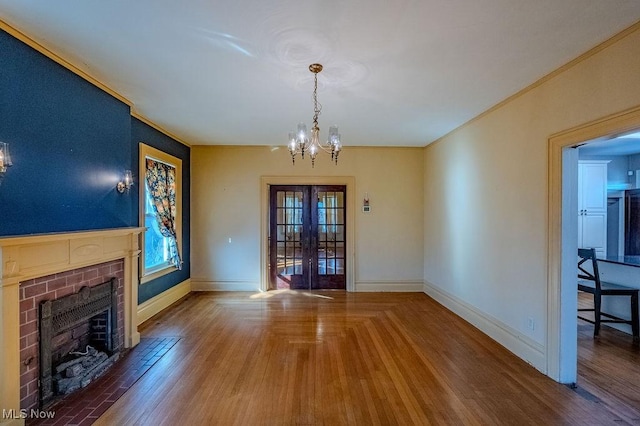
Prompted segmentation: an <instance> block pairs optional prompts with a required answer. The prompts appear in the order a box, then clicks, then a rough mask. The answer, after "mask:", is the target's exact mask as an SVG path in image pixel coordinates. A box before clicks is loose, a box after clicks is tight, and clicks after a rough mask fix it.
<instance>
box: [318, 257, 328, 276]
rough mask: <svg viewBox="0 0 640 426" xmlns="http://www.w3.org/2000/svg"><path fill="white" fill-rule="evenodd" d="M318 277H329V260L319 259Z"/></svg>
mask: <svg viewBox="0 0 640 426" xmlns="http://www.w3.org/2000/svg"><path fill="white" fill-rule="evenodd" d="M318 275H327V259H318Z"/></svg>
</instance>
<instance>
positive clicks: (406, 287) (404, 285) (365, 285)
mask: <svg viewBox="0 0 640 426" xmlns="http://www.w3.org/2000/svg"><path fill="white" fill-rule="evenodd" d="M423 291H424V285H423V283H422V281H358V282H356V292H363V293H365V292H371V293H373V292H402V293H422V292H423Z"/></svg>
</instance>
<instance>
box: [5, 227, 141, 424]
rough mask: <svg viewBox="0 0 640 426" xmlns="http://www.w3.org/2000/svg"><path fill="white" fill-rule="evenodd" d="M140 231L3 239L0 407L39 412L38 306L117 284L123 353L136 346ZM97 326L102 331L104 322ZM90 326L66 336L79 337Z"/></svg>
mask: <svg viewBox="0 0 640 426" xmlns="http://www.w3.org/2000/svg"><path fill="white" fill-rule="evenodd" d="M143 230H144V228H119V229H112V230H102V231H88V232H74V233H65V234H47V235H34V236H24V237H9V238H0V266H1V272H2V273H1V274H0V307H1V311H0V346H1V347H2V348H3V350H2V352H0V377H2V378H3V379H2V381H0V401H1V402H2V404H1V405H2V407H0V408H2V409H6V410H16V411H19V410H20V409H21V408H22V409H25V408H30V407H31V406H33V404H35V405H36V406H37V400H36V402H35V403H34V398H37V394H38V390H37V389H38V387H37V385H38V373H37V370H36V368H37V364H38V358H39V357H38V349H37V348H38V326H37V322H38V318H37V317H38V303H39V302H40V301H41V300H52V299H56V298H59V297H62V296H65V295H69V294H72V293H77V292H78V291H79V290H80V288H81V287H91V286H94V285H97V284H99V283H103V282H104V281H105V278H106V279H110V278H113V277H115V279H116V282H117V288H118V296H117V300H118V303H117V305H118V306H117V310H118V311H119V312H120V315H121V317H120V318H121V321H118V323H119V328H120V330H121V333H120V337H119V339H120V342H119V343H120V344H121V346H122V347H124V348H130V347H133V346H135V345H137V344H138V343H139V341H140V335H139V333H138V331H137V323H138V321H137V312H138V304H137V301H138V258H139V254H140V250H139V244H138V240H139V235H140V233H141V232H142V231H143ZM93 321H94V323H96V324H98V325H99V324H100V321H101V320H100V318H97V319H94V320H93ZM90 326H91V325H87V326H84V325H83V326H79V327H77V329H74V331H67V333H72V334H73V333H75V334H77V335H80V334H81V333H83V332H84V331H86V328H87V327H90ZM67 337H68V336H67ZM64 339H66V337H58V341H57V343H60V342H62V345H64V344H67V345H68V344H69V343H65V342H64ZM54 343H55V342H54ZM34 371H36V372H35V373H34ZM34 374H35V375H34ZM34 395H36V396H34ZM0 423H1V424H2V425H3V426H4V425H5V424H12V425H13V424H16V425H17V424H23V420H20V419H14V420H9V421H7V420H6V419H2V420H0Z"/></svg>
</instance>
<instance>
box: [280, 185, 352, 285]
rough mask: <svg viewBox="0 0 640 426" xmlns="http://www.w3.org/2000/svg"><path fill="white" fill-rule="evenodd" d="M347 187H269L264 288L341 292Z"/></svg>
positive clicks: (343, 280) (344, 251)
mask: <svg viewBox="0 0 640 426" xmlns="http://www.w3.org/2000/svg"><path fill="white" fill-rule="evenodd" d="M345 206H346V187H345V186H342V185H314V186H311V185H286V186H285V185H272V186H271V187H270V194H269V211H270V216H269V217H270V219H269V281H270V282H269V288H271V289H282V288H289V289H345V288H346V284H345V283H346V281H345V269H346V258H345V255H346V231H345V227H346V223H345V218H346V211H345Z"/></svg>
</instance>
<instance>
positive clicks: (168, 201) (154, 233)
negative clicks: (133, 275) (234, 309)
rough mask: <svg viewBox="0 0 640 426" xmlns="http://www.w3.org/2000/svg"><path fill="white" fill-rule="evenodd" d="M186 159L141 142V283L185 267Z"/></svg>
mask: <svg viewBox="0 0 640 426" xmlns="http://www.w3.org/2000/svg"><path fill="white" fill-rule="evenodd" d="M181 182H182V161H181V160H180V159H179V158H176V157H174V156H172V155H169V154H167V153H165V152H163V151H160V150H157V149H155V148H152V147H150V146H148V145H145V144H142V143H141V144H140V223H141V226H144V227H145V228H146V229H145V232H144V234H143V237H142V254H141V267H140V270H141V272H142V279H141V283H144V282H147V281H150V280H152V279H154V278H157V277H158V276H161V275H164V274H166V273H169V272H172V271H174V270H176V269H181V266H182V261H181V255H180V253H181V247H182V238H181V237H182V226H181V223H182V191H181V189H182V183H181Z"/></svg>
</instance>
